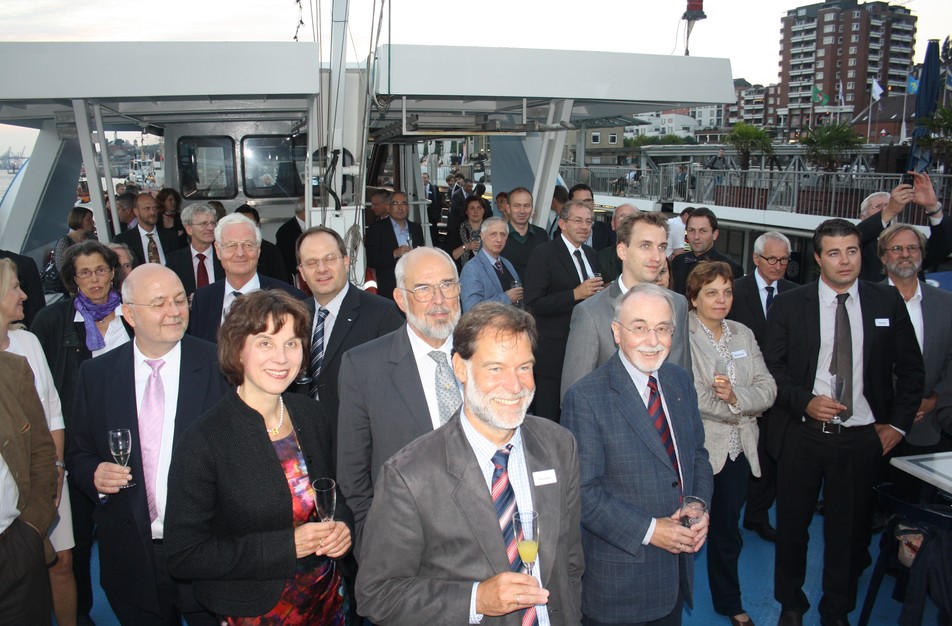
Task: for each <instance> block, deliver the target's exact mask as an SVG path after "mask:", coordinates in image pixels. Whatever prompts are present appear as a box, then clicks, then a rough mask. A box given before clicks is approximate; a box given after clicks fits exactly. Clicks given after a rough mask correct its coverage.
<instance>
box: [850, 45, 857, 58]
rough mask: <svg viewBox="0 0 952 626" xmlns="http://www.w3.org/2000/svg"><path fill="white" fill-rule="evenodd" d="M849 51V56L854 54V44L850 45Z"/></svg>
mask: <svg viewBox="0 0 952 626" xmlns="http://www.w3.org/2000/svg"><path fill="white" fill-rule="evenodd" d="M849 53H850V56H852V55H854V54H856V46H850V50H849Z"/></svg>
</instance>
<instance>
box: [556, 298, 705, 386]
mask: <svg viewBox="0 0 952 626" xmlns="http://www.w3.org/2000/svg"><path fill="white" fill-rule="evenodd" d="M620 295H621V287H620V286H619V285H618V281H617V280H616V281H615V282H613V283H612V284H611V285H609V286H608V288H607V289H604V290H602V291H601V292H600V293H597V294H595V295H594V296H592V297H591V298H589V299H587V300H585V301H584V302H582V303H580V304H579V305H578V306H576V307H575V310H574V311H573V312H572V325H571V326H570V327H569V340H568V344H567V345H566V347H565V363H564V364H563V365H562V397H563V398H565V392H566V391H568V390H569V387H571V386H572V385H574V384H575V383H577V382H578V381H579V380H581V379H582V378H583V377H584V376H586V375H587V374H589V373H591V372H593V371H595V369H596V368H598V367H601V366H602V365H603V364H604V363H606V362H607V361H608V359H610V358H612V355H613V354H615V350H616V347H617V346H616V345H615V337H614V335H612V319H614V317H615V300H616V299H617V298H618V297H619V296H620ZM671 296H672V297H673V298H674V324H675V326H676V327H677V330H675V332H674V339H672V341H671V353H670V354H669V355H668V358H667V359H666V362H667V363H674V364H675V365H680V366H681V367H683V368H684V369H685V370H687V372H688V374H689V375H690V374H691V371H692V370H691V348H690V347H689V345H688V332H687V327H688V301H687V299H685V297H684V296H682V295H681V294H679V293H674V292H673V291H672V292H671Z"/></svg>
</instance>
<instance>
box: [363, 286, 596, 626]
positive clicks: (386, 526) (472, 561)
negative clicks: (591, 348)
mask: <svg viewBox="0 0 952 626" xmlns="http://www.w3.org/2000/svg"><path fill="white" fill-rule="evenodd" d="M534 343H535V323H534V321H533V319H532V316H531V315H529V314H528V313H526V312H524V311H521V310H519V309H516V308H514V307H511V306H506V305H504V304H500V303H498V302H484V303H481V304H479V305H477V306H476V307H474V308H473V309H472V310H471V311H469V312H468V313H466V314H465V315H463V317H462V318H461V319H460V321H459V323H458V324H457V326H456V330H455V332H454V335H453V349H454V354H453V371H454V373H455V374H456V378H457V379H458V380H459V381H460V382H461V383H462V384H463V389H464V403H463V407H461V408H460V410H459V411H457V413H456V415H454V416H453V418H452V419H450V421H449V422H447V423H446V424H445V425H444V426H442V427H440V428H438V429H437V430H435V431H433V432H432V433H429V434H427V435H424V436H422V437H420V438H419V439H417V440H416V441H414V442H413V443H411V444H409V445H408V446H406V447H405V448H403V449H402V450H401V451H399V452H397V453H396V454H395V455H394V456H393V457H392V458H391V459H390V460H389V461H387V463H386V464H385V465H384V466H383V469H382V471H381V478H380V481H379V483H378V484H377V486H376V489H375V492H374V500H373V505H372V507H371V509H370V515H369V516H368V518H367V522H366V524H365V526H364V531H363V539H362V544H361V546H360V555H359V559H358V560H359V562H360V570H359V571H358V573H357V602H358V607H359V610H360V613H361V614H362V615H364V616H365V617H368V618H370V619H371V620H372V621H373V622H374V623H378V624H409V623H419V624H426V623H434V624H436V623H440V624H447V623H452V624H466V623H469V624H477V623H482V624H487V625H488V624H508V625H512V626H516V625H520V624H521V625H529V624H538V625H539V626H546V625H547V624H552V625H556V624H578V623H579V620H580V619H581V605H580V601H581V578H582V571H583V568H584V566H583V558H582V544H581V538H580V535H579V511H580V508H579V483H578V475H579V468H578V455H577V452H576V445H575V440H574V439H573V438H572V436H571V434H570V433H569V432H568V431H566V430H565V429H563V428H561V427H560V426H558V425H556V424H554V423H552V422H551V421H549V420H545V419H541V418H538V417H535V416H531V415H526V410H527V409H528V407H529V403H530V402H531V401H532V397H533V394H534V391H535V382H534V380H533V376H532V367H533V364H534V359H533V356H532V348H533V344H534ZM532 513H535V515H533V514H532ZM540 532H541V534H539V533H540ZM533 541H535V544H533ZM535 553H537V554H535ZM530 559H531V560H532V562H530Z"/></svg>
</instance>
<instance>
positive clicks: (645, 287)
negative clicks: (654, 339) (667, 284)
mask: <svg viewBox="0 0 952 626" xmlns="http://www.w3.org/2000/svg"><path fill="white" fill-rule="evenodd" d="M632 298H639V299H644V298H664V301H665V302H667V303H668V308H670V309H671V324H672V325H673V324H674V296H673V295H671V292H670V291H669V290H667V289H665V288H664V287H660V286H658V285H656V284H654V283H638V284H637V285H635V286H634V287H632V288H631V289H629V290H628V291H626V292H625V293H624V294H623V295H621V296H619V297H618V298H616V299H615V316H614V318H613V320H614V321H616V322H621V312H622V309H623V308H624V307H625V303H626V302H628V301H629V300H631V299H632Z"/></svg>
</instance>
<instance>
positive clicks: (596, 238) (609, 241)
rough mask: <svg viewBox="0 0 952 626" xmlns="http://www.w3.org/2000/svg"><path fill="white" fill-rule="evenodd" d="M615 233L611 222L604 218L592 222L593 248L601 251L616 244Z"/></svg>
mask: <svg viewBox="0 0 952 626" xmlns="http://www.w3.org/2000/svg"><path fill="white" fill-rule="evenodd" d="M614 234H615V231H613V230H612V225H611V224H609V223H608V222H603V221H602V220H595V221H594V222H593V223H592V249H593V250H595V252H599V251H601V250H604V249H605V248H608V247H609V246H614V245H615V238H614V237H613V235H614Z"/></svg>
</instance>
